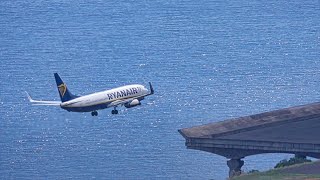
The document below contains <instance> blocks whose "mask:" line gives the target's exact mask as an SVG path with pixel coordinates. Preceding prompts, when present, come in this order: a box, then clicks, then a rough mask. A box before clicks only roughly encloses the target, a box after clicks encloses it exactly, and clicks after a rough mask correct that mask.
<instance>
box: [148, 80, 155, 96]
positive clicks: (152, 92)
mask: <svg viewBox="0 0 320 180" xmlns="http://www.w3.org/2000/svg"><path fill="white" fill-rule="evenodd" d="M149 86H150V95H151V94H154V90H153V87H152V84H151V82H149Z"/></svg>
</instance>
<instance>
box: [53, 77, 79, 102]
mask: <svg viewBox="0 0 320 180" xmlns="http://www.w3.org/2000/svg"><path fill="white" fill-rule="evenodd" d="M54 78H55V79H56V83H57V87H58V91H59V95H60V99H61V101H62V102H66V101H69V100H71V99H74V98H77V97H78V96H75V95H73V94H72V93H71V92H70V91H69V90H68V88H67V85H66V84H65V83H64V82H63V81H62V79H61V78H60V76H59V75H58V73H54Z"/></svg>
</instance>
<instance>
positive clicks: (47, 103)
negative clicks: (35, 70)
mask: <svg viewBox="0 0 320 180" xmlns="http://www.w3.org/2000/svg"><path fill="white" fill-rule="evenodd" d="M25 92H26V94H27V96H28V99H29V101H30V102H31V103H32V105H38V106H60V104H61V101H38V100H33V99H32V98H31V96H30V95H29V93H28V92H27V91H25Z"/></svg>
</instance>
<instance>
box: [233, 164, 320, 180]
mask: <svg viewBox="0 0 320 180" xmlns="http://www.w3.org/2000/svg"><path fill="white" fill-rule="evenodd" d="M305 160H306V159H305ZM289 161H290V160H289ZM308 161H309V160H308ZM287 162H288V161H287ZM306 164H310V163H303V164H298V165H294V166H293V167H299V166H303V165H306ZM286 168H291V167H285V169H286ZM283 169H284V168H276V169H272V170H270V171H267V172H256V170H251V171H249V172H250V173H249V172H248V173H247V174H243V175H241V176H238V177H234V178H232V180H320V173H319V174H317V175H307V174H291V173H284V172H283V171H282V170H283Z"/></svg>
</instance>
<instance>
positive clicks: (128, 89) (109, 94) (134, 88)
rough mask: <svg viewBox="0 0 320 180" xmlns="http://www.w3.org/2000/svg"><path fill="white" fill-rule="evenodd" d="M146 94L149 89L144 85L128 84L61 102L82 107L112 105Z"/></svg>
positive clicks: (68, 106) (63, 104) (66, 106)
mask: <svg viewBox="0 0 320 180" xmlns="http://www.w3.org/2000/svg"><path fill="white" fill-rule="evenodd" d="M146 94H148V90H147V89H146V88H145V87H144V86H142V85H139V84H134V85H127V86H122V87H118V88H115V89H111V90H106V91H102V92H97V93H93V94H89V95H85V96H81V97H78V98H75V99H72V100H70V101H66V102H63V103H61V107H65V108H81V107H89V106H95V105H100V104H110V106H111V105H112V103H113V102H116V101H121V100H125V99H130V98H135V97H137V98H138V97H141V96H144V95H146Z"/></svg>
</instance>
